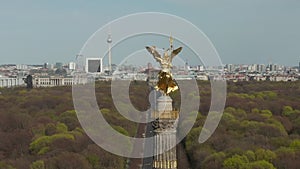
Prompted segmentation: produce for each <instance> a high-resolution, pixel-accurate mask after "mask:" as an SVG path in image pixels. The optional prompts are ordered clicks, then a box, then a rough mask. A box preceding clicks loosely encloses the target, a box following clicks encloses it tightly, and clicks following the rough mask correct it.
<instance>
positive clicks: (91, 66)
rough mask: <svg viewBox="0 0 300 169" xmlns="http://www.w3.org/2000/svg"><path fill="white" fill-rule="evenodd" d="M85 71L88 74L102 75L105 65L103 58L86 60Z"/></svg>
mask: <svg viewBox="0 0 300 169" xmlns="http://www.w3.org/2000/svg"><path fill="white" fill-rule="evenodd" d="M85 71H86V72H87V73H97V72H99V73H102V72H103V63H102V58H86V65H85Z"/></svg>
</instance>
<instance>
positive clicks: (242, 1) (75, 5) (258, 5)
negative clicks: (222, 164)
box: [0, 0, 300, 65]
mask: <svg viewBox="0 0 300 169" xmlns="http://www.w3.org/2000/svg"><path fill="white" fill-rule="evenodd" d="M0 3H1V5H0V21H1V22H0V38H1V41H0V46H1V53H0V64H5V63H29V64H39V63H44V62H49V63H55V62H69V61H72V60H75V56H76V54H77V53H78V52H79V51H80V49H81V47H82V46H83V44H84V43H85V41H86V40H87V39H88V38H89V37H90V36H91V35H92V34H93V33H94V32H95V31H96V30H97V29H99V28H100V27H101V26H103V25H104V24H106V23H108V22H109V21H111V20H113V19H116V18H118V17H121V16H124V15H128V14H131V13H136V12H165V13H170V14H173V15H177V16H180V17H183V18H185V19H187V20H189V21H191V22H192V23H194V24H195V25H196V26H197V27H198V28H200V29H201V30H202V31H203V32H204V33H205V34H206V35H207V36H208V37H209V38H210V40H211V41H212V42H213V44H214V45H215V47H216V49H217V50H218V52H219V54H220V57H221V59H222V61H223V63H225V64H226V63H248V64H250V63H265V64H266V63H269V62H272V63H279V64H284V65H297V62H299V61H300V1H299V0H185V1H184V0H151V1H141V0H130V1H124V0H118V1H116V0H111V1H99V0H93V1H92V0H89V1H86V0H51V1H46V0H44V1H42V0H26V1H21V0H19V1H17V0H9V1H8V0H7V1H5V0H3V1H0Z"/></svg>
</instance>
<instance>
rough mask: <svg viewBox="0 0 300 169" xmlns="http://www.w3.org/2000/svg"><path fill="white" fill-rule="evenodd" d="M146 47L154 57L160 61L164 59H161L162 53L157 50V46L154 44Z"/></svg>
mask: <svg viewBox="0 0 300 169" xmlns="http://www.w3.org/2000/svg"><path fill="white" fill-rule="evenodd" d="M146 49H147V50H148V52H150V53H151V54H152V55H153V57H154V59H155V60H156V61H158V62H161V61H162V59H161V55H160V54H159V53H158V52H157V50H156V49H155V47H153V46H146Z"/></svg>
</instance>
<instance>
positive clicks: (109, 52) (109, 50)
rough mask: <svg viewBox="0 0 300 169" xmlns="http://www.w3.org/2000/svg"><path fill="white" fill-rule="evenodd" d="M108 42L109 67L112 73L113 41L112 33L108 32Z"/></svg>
mask: <svg viewBox="0 0 300 169" xmlns="http://www.w3.org/2000/svg"><path fill="white" fill-rule="evenodd" d="M107 43H108V69H109V73H111V71H112V69H111V43H112V38H111V33H109V34H108V37H107Z"/></svg>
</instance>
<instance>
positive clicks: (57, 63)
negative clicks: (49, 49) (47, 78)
mask: <svg viewBox="0 0 300 169" xmlns="http://www.w3.org/2000/svg"><path fill="white" fill-rule="evenodd" d="M55 68H57V69H62V68H63V63H61V62H56V63H55Z"/></svg>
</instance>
